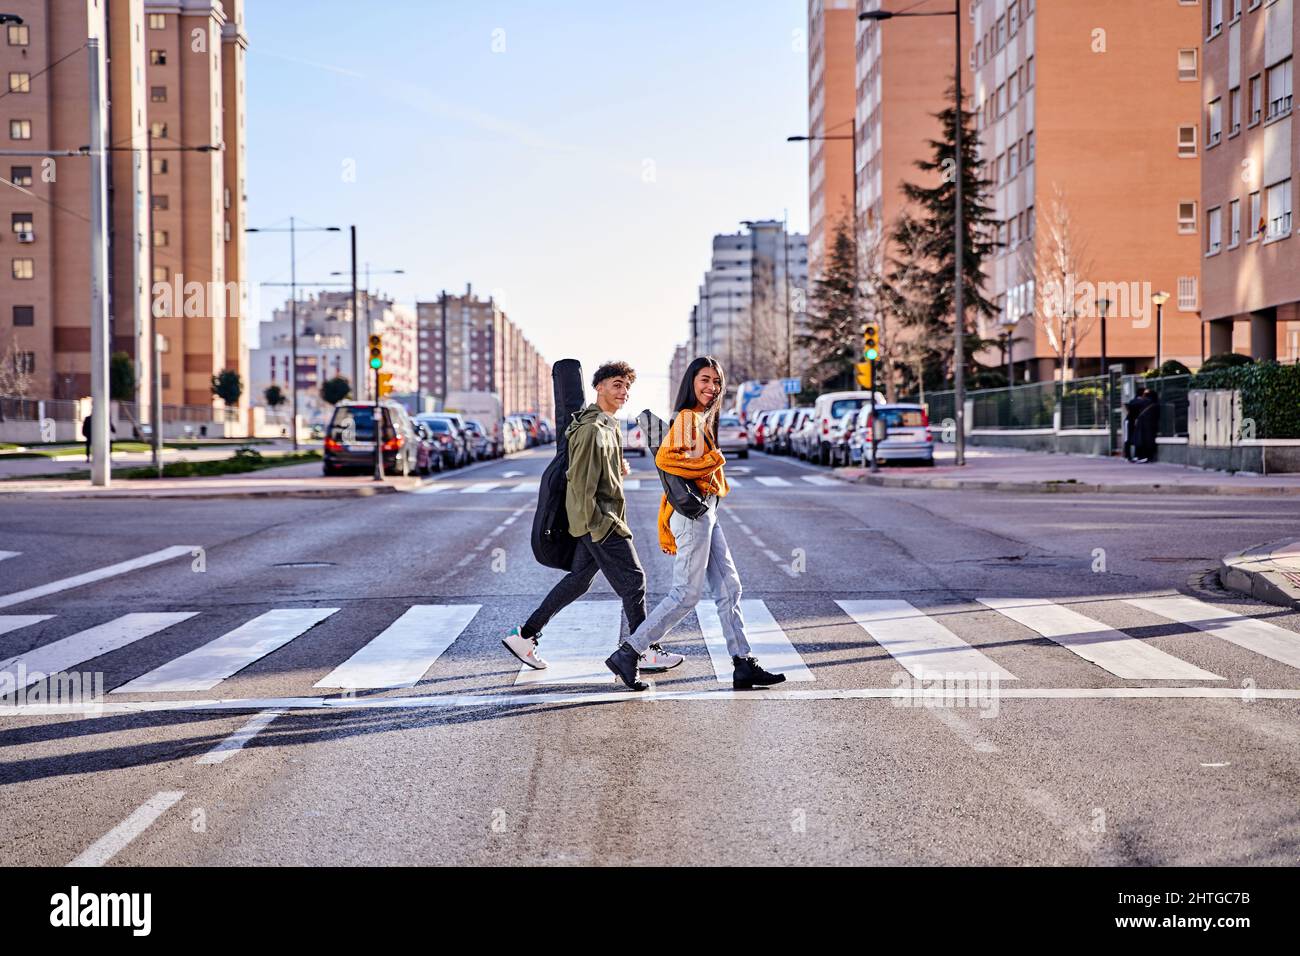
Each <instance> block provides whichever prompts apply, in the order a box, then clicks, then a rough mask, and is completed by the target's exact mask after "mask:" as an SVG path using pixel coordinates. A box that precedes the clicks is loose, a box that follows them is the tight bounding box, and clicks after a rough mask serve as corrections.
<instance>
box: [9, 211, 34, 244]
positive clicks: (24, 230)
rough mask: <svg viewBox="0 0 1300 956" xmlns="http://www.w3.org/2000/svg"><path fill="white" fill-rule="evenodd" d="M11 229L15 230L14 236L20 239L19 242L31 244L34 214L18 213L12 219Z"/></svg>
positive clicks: (10, 220) (10, 221)
mask: <svg viewBox="0 0 1300 956" xmlns="http://www.w3.org/2000/svg"><path fill="white" fill-rule="evenodd" d="M9 223H10V228H12V229H13V232H14V235H15V236H17V237H18V241H19V242H31V241H32V239H33V238H34V237H33V234H32V214H31V213H29V212H16V213H14V214H13V215H12V216H11V217H10V219H9Z"/></svg>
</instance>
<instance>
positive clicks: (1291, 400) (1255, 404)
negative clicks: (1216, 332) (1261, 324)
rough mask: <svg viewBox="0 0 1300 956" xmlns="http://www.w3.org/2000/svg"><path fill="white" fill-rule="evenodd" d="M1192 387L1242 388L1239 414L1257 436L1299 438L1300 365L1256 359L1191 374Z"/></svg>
mask: <svg viewBox="0 0 1300 956" xmlns="http://www.w3.org/2000/svg"><path fill="white" fill-rule="evenodd" d="M1190 387H1191V388H1229V389H1238V390H1240V391H1241V405H1242V410H1241V414H1242V417H1243V418H1247V419H1253V420H1254V422H1255V437H1256V438H1300V365H1280V364H1278V363H1277V362H1256V363H1254V364H1251V365H1240V366H1237V367H1236V368H1219V369H1214V370H1213V371H1209V372H1198V373H1197V374H1196V375H1194V376H1192V381H1191V385H1190Z"/></svg>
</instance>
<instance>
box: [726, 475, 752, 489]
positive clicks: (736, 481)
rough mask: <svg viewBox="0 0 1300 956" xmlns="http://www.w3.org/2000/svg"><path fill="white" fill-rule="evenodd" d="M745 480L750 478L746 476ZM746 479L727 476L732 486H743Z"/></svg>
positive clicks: (728, 482)
mask: <svg viewBox="0 0 1300 956" xmlns="http://www.w3.org/2000/svg"><path fill="white" fill-rule="evenodd" d="M745 481H749V479H748V478H746V479H745ZM745 481H741V480H740V479H739V478H730V477H729V478H727V484H728V485H729V486H730V487H732V488H739V487H741V486H742V485H744V484H745Z"/></svg>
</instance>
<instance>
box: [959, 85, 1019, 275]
mask: <svg viewBox="0 0 1300 956" xmlns="http://www.w3.org/2000/svg"><path fill="white" fill-rule="evenodd" d="M1006 111H1007V85H1006V84H1005V83H1003V84H1002V85H1001V86H999V87H998V116H1001V115H1002V114H1003V113H1005V112H1006ZM953 268H954V269H955V268H956V266H954V267H953Z"/></svg>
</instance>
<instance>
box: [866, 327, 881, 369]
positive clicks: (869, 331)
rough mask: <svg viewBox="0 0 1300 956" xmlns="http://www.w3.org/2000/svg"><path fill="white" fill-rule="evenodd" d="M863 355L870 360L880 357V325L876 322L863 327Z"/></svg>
mask: <svg viewBox="0 0 1300 956" xmlns="http://www.w3.org/2000/svg"><path fill="white" fill-rule="evenodd" d="M862 357H863V359H865V360H866V361H868V362H874V361H875V360H876V359H878V358H880V327H879V326H877V325H876V324H875V323H874V322H868V323H867V324H866V325H864V326H863V327H862Z"/></svg>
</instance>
